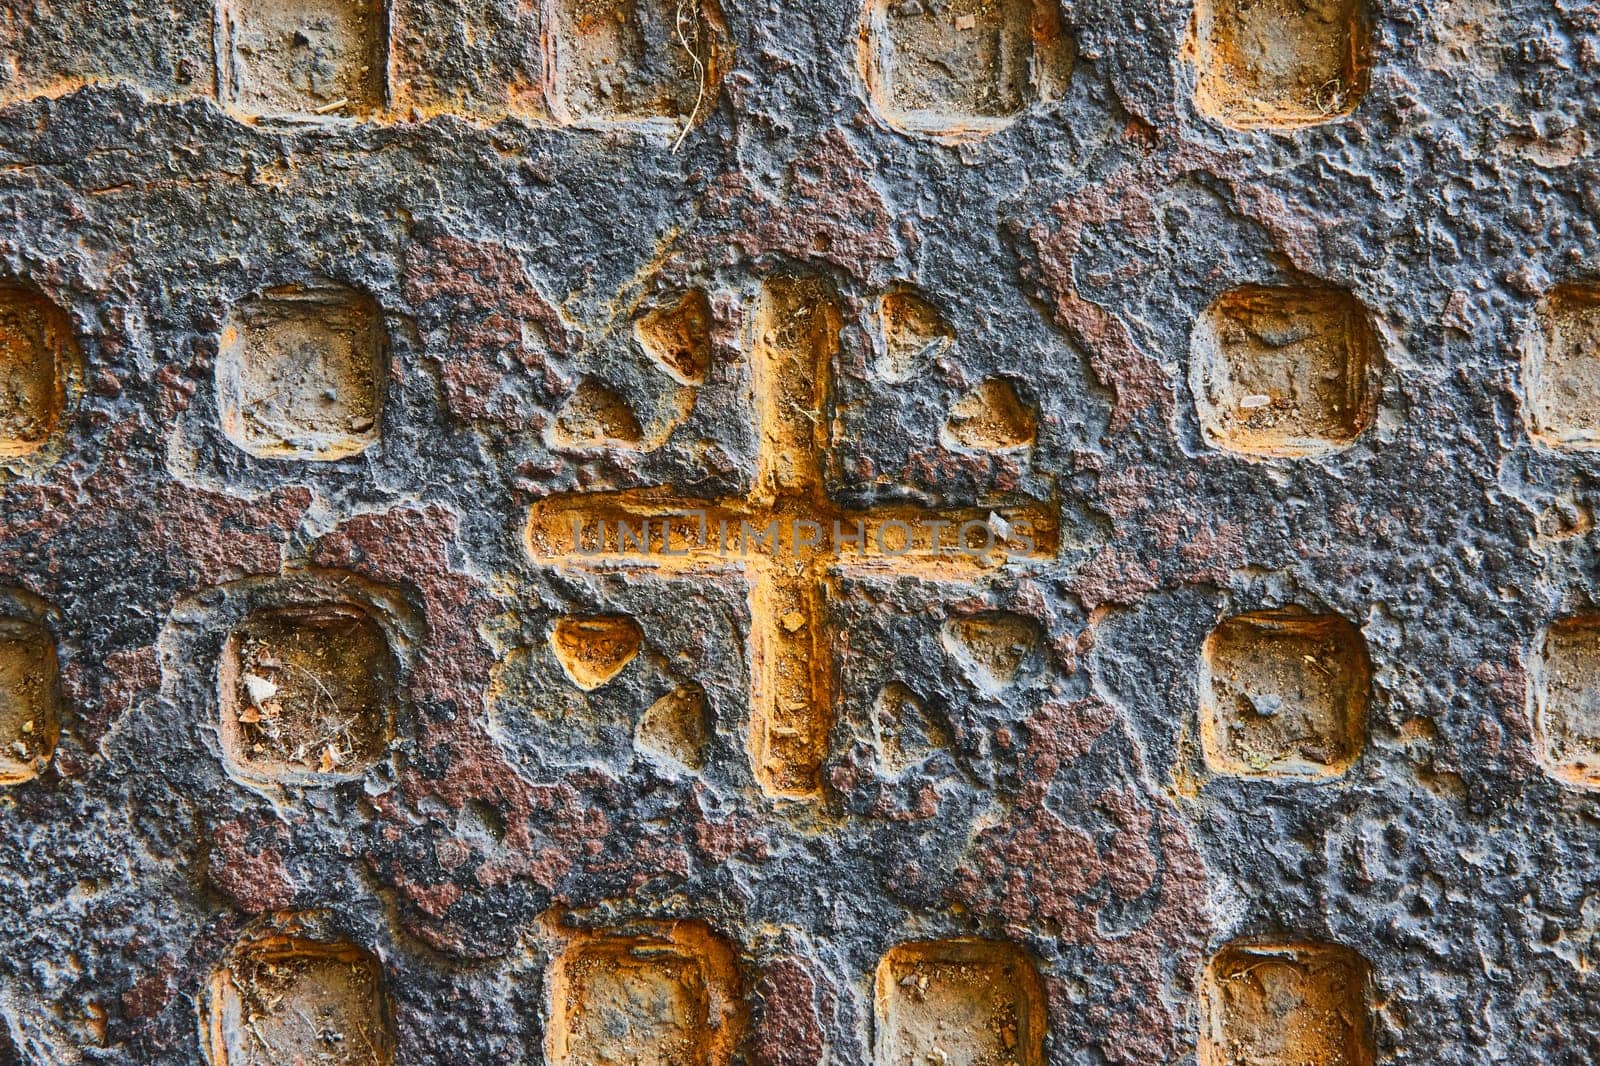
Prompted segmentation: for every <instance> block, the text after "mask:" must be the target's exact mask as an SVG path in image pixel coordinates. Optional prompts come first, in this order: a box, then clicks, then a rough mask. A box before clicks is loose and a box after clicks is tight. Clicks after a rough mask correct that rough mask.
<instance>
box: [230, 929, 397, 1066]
mask: <svg viewBox="0 0 1600 1066" xmlns="http://www.w3.org/2000/svg"><path fill="white" fill-rule="evenodd" d="M206 1035H207V1042H208V1045H209V1048H208V1050H209V1051H210V1055H209V1057H210V1059H211V1061H212V1063H213V1066H282V1064H284V1063H306V1064H308V1066H310V1064H312V1063H315V1064H316V1066H389V1064H390V1063H392V1062H393V1061H394V1050H393V1049H394V1037H393V1033H392V1031H391V1029H390V1023H389V1016H388V1011H387V1008H386V1004H385V994H384V989H383V973H382V970H381V968H380V967H379V965H378V962H377V960H376V959H374V958H372V956H370V955H368V954H367V953H366V952H365V951H362V950H361V949H360V948H357V947H355V946H353V945H349V944H325V943H320V942H314V941H308V940H300V939H297V938H294V937H288V936H274V937H268V938H263V939H262V940H260V941H257V942H253V943H248V944H245V945H241V946H240V947H239V948H238V949H236V950H235V951H234V953H233V955H232V957H231V958H230V959H229V961H228V964H227V965H226V966H224V967H223V968H222V969H220V970H219V971H218V972H217V974H216V976H215V977H213V978H212V984H211V1004H210V1016H209V1018H208V1025H207V1028H206Z"/></svg>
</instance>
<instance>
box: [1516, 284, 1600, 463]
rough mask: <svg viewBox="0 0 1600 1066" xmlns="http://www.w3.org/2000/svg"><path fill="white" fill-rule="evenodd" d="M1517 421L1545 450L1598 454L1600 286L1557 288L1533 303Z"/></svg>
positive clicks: (1523, 364) (1585, 285)
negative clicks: (1520, 420)
mask: <svg viewBox="0 0 1600 1066" xmlns="http://www.w3.org/2000/svg"><path fill="white" fill-rule="evenodd" d="M1522 375H1523V377H1522V384H1523V392H1524V403H1523V408H1522V413H1523V419H1524V421H1525V422H1526V423H1527V426H1528V435H1529V436H1531V437H1532V438H1533V439H1534V441H1535V442H1536V443H1538V444H1542V445H1544V446H1545V447H1547V448H1572V449H1582V450H1590V449H1594V448H1600V285H1588V284H1582V285H1559V286H1557V287H1556V288H1555V289H1553V290H1551V292H1550V293H1549V294H1548V295H1546V296H1545V298H1544V299H1543V300H1541V301H1539V308H1538V324H1537V328H1536V329H1535V330H1534V331H1533V333H1532V334H1531V335H1530V336H1529V338H1528V342H1527V345H1526V351H1525V352H1524V355H1523V361H1522Z"/></svg>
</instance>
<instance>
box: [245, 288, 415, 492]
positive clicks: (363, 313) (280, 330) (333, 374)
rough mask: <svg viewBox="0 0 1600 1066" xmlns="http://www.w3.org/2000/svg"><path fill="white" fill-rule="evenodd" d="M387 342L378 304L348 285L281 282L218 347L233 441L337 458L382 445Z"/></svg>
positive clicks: (278, 455)
mask: <svg viewBox="0 0 1600 1066" xmlns="http://www.w3.org/2000/svg"><path fill="white" fill-rule="evenodd" d="M385 347H386V345H385V343H384V337H383V329H382V324H381V318H380V316H379V313H378V307H377V304H376V303H375V302H374V301H373V300H371V299H370V298H369V297H366V296H363V295H361V294H359V293H355V292H352V291H349V290H345V289H307V288H300V287H294V286H291V287H286V288H279V289H271V290H268V291H267V292H265V293H262V294H261V295H260V296H257V297H253V298H251V299H249V300H245V301H243V302H242V303H240V304H239V306H238V307H237V308H235V309H234V312H233V314H232V315H231V316H230V317H229V320H228V322H227V324H226V325H225V326H224V328H223V332H222V344H221V348H220V350H219V352H218V353H217V373H216V380H217V404H218V407H219V409H220V411H221V415H222V429H223V432H224V433H226V434H227V436H228V439H229V440H231V441H233V443H234V444H236V445H238V446H239V447H240V448H242V449H244V450H245V451H247V452H249V453H250V454H251V455H255V456H259V457H261V458H269V459H309V460H318V461H331V460H335V459H344V458H348V457H349V456H352V455H358V454H360V453H361V452H363V451H366V450H367V449H368V448H369V447H371V446H372V445H373V444H376V443H377V441H378V437H379V432H380V423H381V421H382V415H383V377H384V371H385V367H384V363H385Z"/></svg>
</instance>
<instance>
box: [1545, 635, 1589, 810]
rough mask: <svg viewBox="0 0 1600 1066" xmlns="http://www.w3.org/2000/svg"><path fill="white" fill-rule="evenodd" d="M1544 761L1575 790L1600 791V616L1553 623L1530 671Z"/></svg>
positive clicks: (1554, 773)
mask: <svg viewBox="0 0 1600 1066" xmlns="http://www.w3.org/2000/svg"><path fill="white" fill-rule="evenodd" d="M1528 710H1529V716H1530V717H1531V719H1532V724H1533V736H1534V745H1535V750H1536V753H1537V755H1538V759H1539V765H1540V766H1542V767H1543V768H1544V771H1545V772H1546V773H1547V774H1549V775H1550V776H1552V777H1554V778H1555V779H1556V780H1558V781H1561V782H1562V783H1564V784H1567V785H1570V786H1572V787H1574V788H1584V789H1600V614H1580V615H1571V616H1568V617H1566V618H1558V619H1557V620H1555V621H1554V622H1551V623H1550V625H1549V626H1547V627H1546V628H1545V630H1544V632H1543V633H1542V634H1541V635H1540V638H1539V640H1538V642H1537V643H1536V645H1535V647H1534V653H1533V656H1532V660H1531V663H1530V666H1529V669H1528Z"/></svg>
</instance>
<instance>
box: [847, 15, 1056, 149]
mask: <svg viewBox="0 0 1600 1066" xmlns="http://www.w3.org/2000/svg"><path fill="white" fill-rule="evenodd" d="M1072 59H1073V50H1072V41H1071V38H1070V37H1069V36H1068V34H1067V32H1066V29H1065V28H1064V27H1063V25H1062V23H1061V12H1060V10H1059V8H1058V7H1057V6H1056V5H1055V4H1053V3H1045V2H1039V0H953V2H950V3H941V4H923V3H900V2H898V0H867V2H866V4H865V7H864V11H863V15H862V24H861V34H860V44H859V57H858V62H859V65H860V69H861V77H862V79H863V81H864V82H865V84H866V88H867V95H868V98H869V99H870V100H871V101H872V105H873V109H874V110H875V111H876V112H877V114H878V115H879V116H880V117H881V118H882V119H883V121H884V122H886V123H887V124H888V125H889V126H891V127H893V128H895V129H899V130H903V131H905V132H907V133H913V134H920V135H924V136H931V137H936V138H938V139H940V140H946V141H963V140H973V139H977V138H980V137H984V136H987V135H989V134H992V133H995V132H996V131H998V130H1001V129H1004V128H1005V127H1006V126H1008V125H1010V124H1011V123H1012V122H1014V121H1015V120H1016V118H1017V116H1018V115H1019V114H1021V112H1022V111H1024V110H1025V109H1026V108H1027V107H1029V106H1030V105H1032V104H1034V103H1036V102H1040V101H1048V100H1051V99H1054V98H1056V97H1057V96H1059V95H1060V94H1061V92H1062V91H1063V89H1064V87H1065V84H1066V80H1067V77H1068V75H1069V73H1070V71H1071V69H1072Z"/></svg>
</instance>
